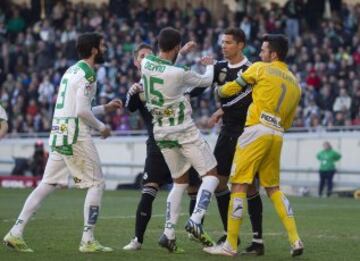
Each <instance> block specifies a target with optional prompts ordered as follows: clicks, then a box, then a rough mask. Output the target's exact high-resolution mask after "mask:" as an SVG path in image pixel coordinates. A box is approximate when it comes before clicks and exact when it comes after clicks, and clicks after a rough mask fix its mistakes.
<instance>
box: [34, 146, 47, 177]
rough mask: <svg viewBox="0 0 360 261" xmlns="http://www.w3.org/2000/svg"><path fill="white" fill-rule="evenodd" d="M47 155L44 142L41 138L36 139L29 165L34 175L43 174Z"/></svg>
mask: <svg viewBox="0 0 360 261" xmlns="http://www.w3.org/2000/svg"><path fill="white" fill-rule="evenodd" d="M48 157H49V153H48V152H47V151H45V149H44V143H43V142H42V141H41V140H38V141H36V142H35V146H34V154H33V157H32V160H31V165H30V169H31V173H32V175H33V176H34V177H37V176H42V175H43V173H44V170H45V166H46V162H47V159H48Z"/></svg>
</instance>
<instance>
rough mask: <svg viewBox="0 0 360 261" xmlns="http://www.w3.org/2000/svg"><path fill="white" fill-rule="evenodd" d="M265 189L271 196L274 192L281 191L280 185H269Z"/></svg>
mask: <svg viewBox="0 0 360 261" xmlns="http://www.w3.org/2000/svg"><path fill="white" fill-rule="evenodd" d="M265 190H266V194H267V195H268V197H269V198H270V197H271V196H272V194H274V193H275V192H277V191H279V190H280V189H279V187H267V188H265Z"/></svg>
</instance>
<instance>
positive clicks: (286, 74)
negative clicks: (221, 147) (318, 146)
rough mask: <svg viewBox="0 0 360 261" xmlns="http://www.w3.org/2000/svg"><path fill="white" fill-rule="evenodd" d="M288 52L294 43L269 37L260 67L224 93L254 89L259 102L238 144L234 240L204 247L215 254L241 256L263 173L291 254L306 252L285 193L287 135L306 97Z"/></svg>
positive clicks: (230, 229)
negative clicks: (251, 201) (241, 238)
mask: <svg viewBox="0 0 360 261" xmlns="http://www.w3.org/2000/svg"><path fill="white" fill-rule="evenodd" d="M287 51H288V40H287V38H286V37H285V36H284V35H265V36H264V38H263V43H262V46H261V52H260V57H261V60H262V62H257V63H254V64H253V65H251V66H250V67H249V68H248V69H247V70H246V71H245V72H244V73H243V74H242V75H241V76H240V77H238V78H237V79H236V80H235V81H232V82H228V83H226V84H225V85H223V86H222V87H221V88H219V89H218V93H219V95H220V96H221V97H231V96H233V95H235V94H237V93H239V92H240V91H243V90H245V89H247V88H252V97H253V103H252V104H251V105H250V107H249V110H248V114H247V119H246V123H245V126H246V127H245V129H244V132H243V133H242V135H241V136H240V137H239V140H238V144H237V148H236V153H235V158H234V162H233V171H232V173H231V176H230V182H231V184H232V188H231V199H230V205H229V213H228V235H227V238H226V241H225V243H224V244H223V245H217V246H214V247H207V248H204V251H205V252H208V253H210V254H217V255H225V256H235V255H236V254H237V240H238V234H239V231H240V225H241V223H242V220H243V213H244V208H245V204H244V203H245V199H246V192H247V190H248V186H249V184H252V182H253V180H254V176H255V175H256V173H259V182H260V185H261V186H263V187H264V188H265V190H266V192H267V194H268V196H269V197H270V199H271V201H272V202H273V204H274V207H275V209H276V211H277V213H278V215H279V217H280V219H281V221H282V223H283V224H284V227H285V229H286V231H287V232H288V236H289V241H290V244H291V255H292V256H297V255H301V254H302V252H303V244H302V242H301V240H300V237H299V235H298V233H297V229H296V224H295V219H294V213H293V211H292V208H291V206H290V203H289V201H288V200H287V198H286V197H285V195H284V194H283V193H282V192H281V190H280V188H279V184H280V173H279V172H280V154H281V147H282V143H283V134H284V131H285V130H287V129H288V128H290V127H291V125H292V122H293V119H294V116H295V112H296V108H297V106H298V103H299V101H300V98H301V89H300V86H299V84H298V82H297V80H296V77H295V76H294V75H293V74H292V73H291V72H290V71H289V70H288V67H287V65H286V63H285V62H284V61H285V58H286V54H287Z"/></svg>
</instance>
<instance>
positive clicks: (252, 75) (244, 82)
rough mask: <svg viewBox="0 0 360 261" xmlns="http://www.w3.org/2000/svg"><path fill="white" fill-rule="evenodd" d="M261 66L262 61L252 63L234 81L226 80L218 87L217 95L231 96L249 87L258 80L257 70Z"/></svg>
mask: <svg viewBox="0 0 360 261" xmlns="http://www.w3.org/2000/svg"><path fill="white" fill-rule="evenodd" d="M262 67H263V63H261V62H257V63H254V64H252V65H251V66H250V67H249V68H248V69H247V70H246V71H245V72H244V73H242V74H241V75H240V76H239V77H238V78H236V79H235V81H231V82H227V83H225V84H224V85H223V86H221V87H219V88H218V95H219V96H220V97H231V96H233V95H236V94H238V93H239V92H241V91H244V90H245V89H247V88H251V86H254V85H255V83H256V82H257V81H258V78H259V71H260V70H261V68H262Z"/></svg>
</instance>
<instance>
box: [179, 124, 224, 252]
mask: <svg viewBox="0 0 360 261" xmlns="http://www.w3.org/2000/svg"><path fill="white" fill-rule="evenodd" d="M196 131H197V133H198V132H199V131H198V130H196ZM197 133H194V134H197ZM198 135H199V136H198V139H196V140H195V141H194V142H192V143H186V144H183V146H182V148H181V150H182V153H183V155H185V157H186V158H187V160H188V161H189V162H191V165H192V166H193V167H194V169H195V170H196V171H197V172H198V173H199V175H200V176H201V177H202V183H201V185H200V187H199V190H198V193H197V197H196V204H195V208H194V211H193V213H192V215H191V217H190V218H189V220H188V222H187V224H186V226H185V229H186V231H188V232H189V233H191V234H193V236H194V237H195V238H197V239H199V240H200V241H201V242H202V243H203V244H204V245H212V244H213V241H212V240H211V239H210V238H209V236H208V235H207V234H206V233H205V232H204V231H203V228H202V225H201V221H202V219H203V217H204V215H205V213H206V212H207V209H208V206H209V203H210V199H211V196H212V195H213V194H214V191H215V189H216V187H217V186H218V184H219V177H218V175H217V171H216V165H217V162H216V159H215V157H214V155H213V154H212V151H211V149H210V146H209V145H208V144H207V142H206V141H205V140H204V138H203V137H202V136H200V133H198Z"/></svg>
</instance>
